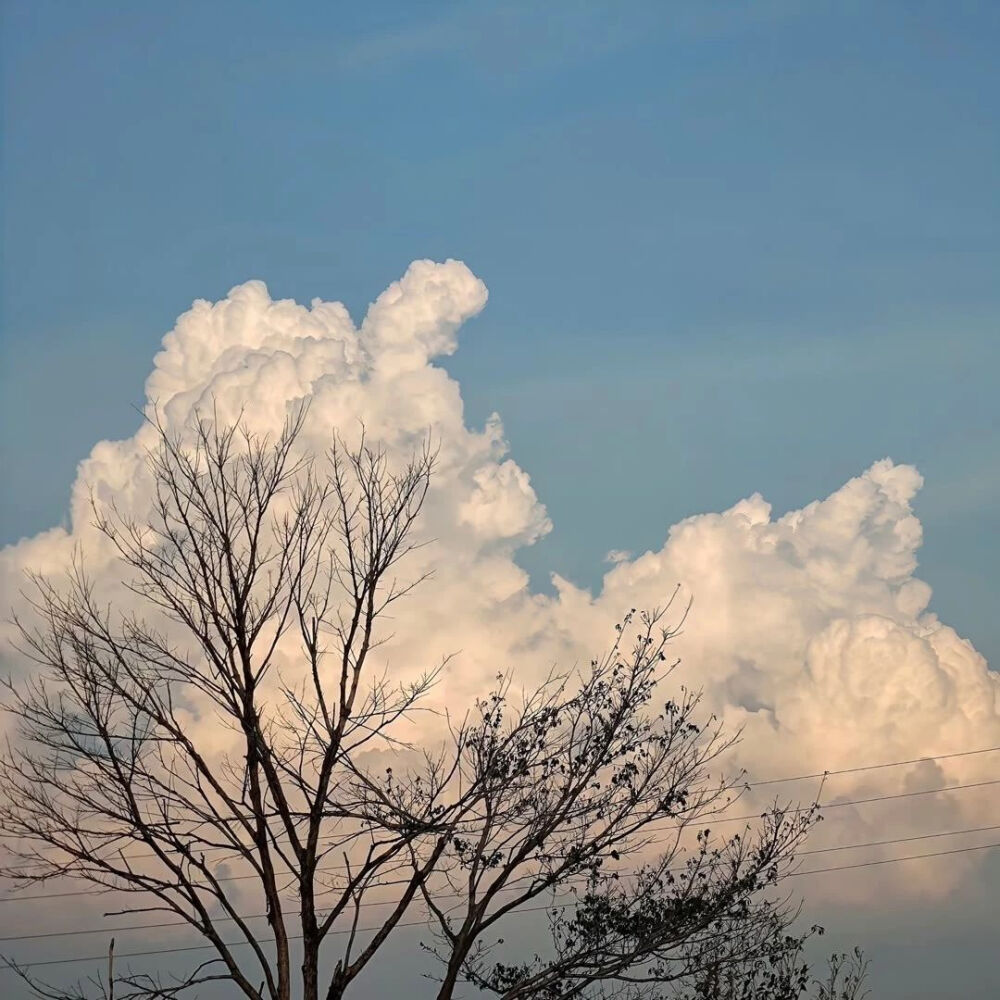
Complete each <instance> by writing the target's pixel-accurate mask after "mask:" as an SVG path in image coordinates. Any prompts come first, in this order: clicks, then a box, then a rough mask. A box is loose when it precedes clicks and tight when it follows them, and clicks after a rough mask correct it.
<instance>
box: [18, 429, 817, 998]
mask: <svg viewBox="0 0 1000 1000" xmlns="http://www.w3.org/2000/svg"><path fill="white" fill-rule="evenodd" d="M303 420H304V413H300V414H299V415H298V416H296V417H295V418H294V419H292V420H290V421H289V422H288V423H287V424H286V426H285V428H284V430H283V432H282V433H281V434H280V435H279V436H278V437H277V438H276V439H274V440H270V439H268V438H267V437H262V436H258V435H255V434H252V433H250V432H249V431H248V430H247V429H246V428H245V427H244V426H242V425H240V424H237V425H235V426H231V427H223V426H221V425H220V424H219V423H218V421H216V420H199V421H198V422H197V423H196V425H195V426H194V427H192V428H191V429H190V432H189V437H188V439H187V440H186V441H185V440H184V439H183V438H181V437H177V436H173V435H171V434H169V433H167V432H166V431H164V430H163V429H162V428H157V429H158V431H159V433H158V444H157V447H156V448H155V449H154V450H152V451H151V452H150V454H149V469H150V473H151V479H152V482H153V483H154V485H155V490H154V496H155V500H154V503H153V507H152V515H151V516H150V517H149V518H148V519H143V520H136V519H135V518H133V517H131V516H129V515H126V514H123V513H121V512H120V511H119V510H117V509H116V508H115V507H114V505H111V506H110V507H107V506H101V505H99V504H97V503H95V504H94V515H95V524H96V527H97V528H98V530H99V531H100V532H101V533H102V534H103V535H104V536H105V537H106V538H107V539H108V540H109V541H110V542H111V543H112V545H113V546H114V548H115V549H116V550H117V553H118V555H119V556H120V559H121V562H122V565H123V567H124V569H125V570H126V573H125V575H124V577H123V579H124V582H125V583H126V585H127V586H128V587H129V588H130V590H131V591H132V593H133V594H135V595H136V596H137V597H138V598H139V599H140V600H141V602H143V603H144V604H145V605H146V606H147V608H148V611H149V614H148V615H146V616H139V615H136V614H132V613H124V614H116V613H115V612H114V611H113V610H112V608H110V607H108V606H106V605H105V604H104V603H102V602H101V601H100V600H99V599H98V597H97V593H96V589H95V585H94V582H93V581H92V579H91V577H90V576H89V574H88V573H87V569H86V565H85V562H84V561H83V558H82V557H78V559H77V560H76V562H75V563H74V566H73V569H72V571H71V573H70V574H69V578H68V582H67V584H66V585H65V586H62V587H60V586H57V585H56V584H55V583H53V582H51V581H49V580H45V579H42V578H40V577H34V578H33V596H32V598H31V600H32V603H33V606H34V611H35V613H36V615H37V622H38V623H40V624H32V623H29V622H18V626H19V628H20V634H21V640H22V642H21V645H22V649H23V651H24V652H26V653H27V654H28V655H29V656H30V657H31V658H32V659H33V661H34V662H35V664H36V665H37V667H38V670H37V672H36V674H35V676H33V677H32V678H31V679H29V680H28V681H27V682H26V683H23V684H14V683H9V684H8V696H9V697H8V705H7V710H8V712H9V713H11V715H12V716H13V717H14V718H15V719H16V720H17V722H18V724H19V732H18V733H17V734H16V736H15V737H14V738H13V739H12V740H11V742H10V743H9V745H8V747H7V750H6V752H5V753H4V754H3V756H2V759H0V827H2V829H3V831H4V832H5V833H6V834H7V835H9V836H13V837H14V838H17V840H16V848H15V851H16V856H17V863H15V864H11V865H9V866H8V867H7V869H6V870H5V871H4V872H3V874H5V875H6V876H8V877H10V878H12V879H16V880H17V882H18V884H20V885H25V884H32V883H37V882H43V881H47V880H51V879H60V878H66V877H69V878H75V879H78V880H82V881H83V882H86V883H90V884H92V885H94V886H96V887H101V888H106V889H109V890H114V891H115V892H116V893H117V894H118V896H119V898H120V899H121V900H122V903H121V906H120V907H119V908H118V909H117V911H116V912H118V913H138V912H149V911H159V912H163V911H166V912H167V913H169V914H172V915H173V918H174V919H175V920H176V921H177V922H180V923H183V924H186V925H187V926H188V927H190V928H191V929H192V930H193V931H195V932H196V933H197V934H198V935H199V936H200V938H201V939H202V941H203V943H204V944H205V946H206V947H207V948H208V949H210V950H211V957H210V958H209V959H208V960H207V961H204V962H202V963H200V964H198V965H197V966H196V967H195V968H194V969H192V970H191V971H190V972H188V973H186V974H184V975H176V974H168V973H167V972H136V971H133V970H129V969H122V968H117V969H115V970H114V971H109V975H108V978H107V980H104V979H102V978H100V977H97V978H96V979H95V980H92V981H89V982H88V983H84V984H80V985H78V986H77V987H75V988H74V989H73V990H71V991H70V992H66V991H63V990H60V989H56V988H53V987H48V986H46V985H44V984H43V983H40V982H38V981H36V980H35V979H34V978H33V977H32V976H31V972H30V969H25V968H20V969H19V971H20V973H21V974H22V976H23V978H24V979H25V981H26V982H28V983H29V984H30V985H31V987H32V989H33V990H34V991H35V992H36V994H37V995H39V996H45V997H51V998H64V997H70V996H73V997H79V998H84V997H87V996H92V995H98V996H105V997H106V996H110V995H111V994H112V992H113V995H114V996H115V997H116V998H117V1000H129V998H139V997H161V998H165V997H171V998H173V997H182V996H185V995H188V993H189V992H190V993H193V992H194V991H195V989H196V988H197V987H198V986H199V985H202V984H206V983H210V982H227V983H229V984H231V986H232V987H234V988H235V989H236V990H237V991H238V993H239V995H241V996H244V997H247V998H251V1000H265V998H267V1000H291V998H292V997H302V998H303V1000H319V998H320V997H325V998H326V1000H336V998H339V997H341V996H343V995H344V994H345V993H346V992H347V990H348V989H349V987H350V986H351V984H352V983H353V982H354V981H355V980H356V978H357V977H358V975H359V974H360V973H361V972H362V971H363V970H364V969H365V968H366V967H367V966H368V965H369V964H370V963H371V962H372V960H373V959H374V958H375V956H376V955H377V954H378V953H379V952H380V949H381V948H382V946H383V945H384V944H385V942H386V941H387V940H388V938H389V937H390V935H392V934H393V932H394V931H395V930H396V929H397V928H398V927H399V925H400V924H401V923H403V922H404V921H403V918H404V916H407V915H409V918H410V920H412V919H413V918H414V917H419V918H421V919H424V920H426V921H427V922H428V924H429V926H430V928H431V930H432V933H433V940H432V941H431V942H430V943H429V944H428V945H427V948H428V950H429V951H430V952H431V953H432V954H433V955H434V956H436V958H437V959H438V960H439V962H440V969H441V972H440V976H439V981H438V986H437V996H438V998H440V1000H450V998H451V997H453V996H455V995H456V993H455V991H456V988H457V987H458V985H459V984H460V983H463V982H466V983H471V984H474V985H475V986H478V987H479V988H481V989H483V990H486V991H489V992H492V993H494V994H496V995H497V996H501V997H504V998H506V1000H515V998H521V997H524V998H527V997H539V998H541V997H544V998H552V1000H555V998H569V997H576V996H620V997H639V996H660V995H664V996H665V995H668V993H669V994H670V995H677V996H681V995H684V994H683V991H684V990H687V989H689V988H694V989H697V988H700V987H699V984H705V983H707V982H709V981H710V979H711V977H713V976H714V977H716V979H717V980H719V977H723V978H724V977H726V976H728V977H729V978H730V979H733V978H734V977H735V978H736V979H739V977H741V976H742V977H743V978H744V979H747V977H748V976H752V975H755V974H756V973H755V972H754V970H759V969H760V968H762V967H763V966H762V964H761V963H764V965H769V966H774V967H777V966H779V965H780V964H781V963H782V962H784V963H786V964H787V963H789V962H793V960H794V959H795V958H796V957H797V956H798V955H799V953H800V951H801V945H802V939H801V938H796V937H792V936H789V935H788V934H787V933H786V930H787V928H788V926H789V924H790V923H791V921H792V920H793V918H794V916H795V913H794V910H793V909H790V908H789V907H787V906H786V905H785V904H784V903H783V902H782V900H781V899H780V898H779V899H777V900H776V899H774V898H772V896H771V895H770V894H769V890H770V889H772V888H773V887H774V886H775V885H777V884H778V883H779V882H780V881H781V880H782V879H783V878H784V876H785V875H786V874H788V872H789V870H790V865H791V864H792V860H793V856H794V851H795V849H796V848H797V847H798V845H799V844H800V842H801V840H802V838H803V837H804V836H805V834H806V831H807V829H808V827H809V825H810V824H811V823H812V821H813V819H814V810H813V809H807V810H804V811H803V810H790V811H787V810H783V809H780V808H777V807H775V808H774V809H772V810H769V811H768V812H766V813H765V814H764V815H763V816H762V817H761V820H760V822H759V823H757V824H756V826H755V827H754V828H750V827H747V828H746V829H745V830H743V831H741V832H739V833H736V834H734V835H732V836H730V837H728V838H719V837H718V836H716V835H713V834H712V833H711V832H710V829H709V827H708V824H709V822H710V821H711V819H712V817H713V816H715V815H717V814H718V813H719V811H720V810H721V809H723V808H725V807H726V806H727V805H728V804H729V803H730V802H731V801H732V798H733V795H734V793H735V786H734V785H733V783H732V782H728V781H725V780H718V781H715V782H714V783H713V781H712V776H711V769H712V767H713V765H714V764H715V763H716V762H717V760H718V758H719V756H720V755H721V754H722V753H724V751H725V750H727V749H728V748H729V747H730V746H731V745H732V742H733V738H732V737H728V736H726V735H725V734H724V733H723V732H722V730H721V729H720V727H719V726H718V725H717V724H716V723H715V722H714V721H712V720H708V722H707V723H703V722H702V721H701V720H700V719H699V718H698V707H699V705H698V703H699V698H698V696H697V695H696V694H694V693H692V692H688V691H683V690H682V691H681V692H680V693H679V695H678V696H677V697H675V698H673V699H671V700H668V701H667V702H666V703H665V705H663V707H662V709H661V710H658V711H657V710H654V709H653V708H652V705H653V701H652V699H653V696H654V689H655V686H656V684H657V682H658V681H659V680H661V679H662V677H663V675H664V674H665V673H667V672H669V669H670V666H671V664H670V663H668V662H667V659H666V647H667V644H668V642H669V640H670V639H671V638H672V636H673V635H675V634H676V628H670V627H668V626H666V625H665V624H664V622H665V621H666V618H665V611H661V612H658V613H652V614H644V615H639V616H636V615H634V613H631V614H629V615H628V616H627V617H626V618H625V620H624V622H623V624H622V625H621V626H619V629H618V633H617V636H616V639H615V641H614V643H613V644H612V646H611V648H610V650H609V652H608V653H607V654H606V655H605V656H603V657H601V658H600V659H597V660H594V661H593V662H592V663H591V664H590V666H589V668H588V669H587V670H586V671H584V672H583V673H582V675H580V676H579V677H575V678H574V677H573V676H571V675H568V674H567V675H558V676H557V675H552V676H550V677H549V678H548V679H547V680H546V681H545V682H543V683H542V684H541V685H540V686H538V687H537V689H535V690H534V691H532V692H530V693H528V694H527V695H525V696H523V697H521V698H514V697H513V695H512V687H513V675H505V676H503V677H501V678H500V680H499V683H498V685H497V688H496V690H495V691H494V692H493V693H492V694H491V695H489V696H488V697H486V698H485V699H484V700H482V701H480V702H478V703H477V704H476V705H475V706H474V708H473V709H472V710H471V711H470V713H469V714H468V715H467V716H466V717H464V718H462V719H459V720H455V721H453V722H450V723H449V724H448V725H447V727H446V729H447V737H446V739H445V740H444V741H443V742H440V745H439V744H438V743H435V744H433V746H427V747H424V748H423V750H422V752H421V753H420V754H416V753H415V752H414V750H415V748H413V747H410V745H409V744H408V743H407V742H406V741H405V739H404V733H405V732H407V731H408V728H407V726H406V720H407V719H408V718H409V717H411V715H412V713H413V712H414V711H415V710H416V709H417V708H418V707H420V702H421V700H422V699H423V697H424V695H425V694H426V693H427V691H428V689H429V688H430V687H431V685H432V684H433V682H434V679H435V676H436V671H430V672H429V673H427V674H424V675H423V676H421V677H420V678H419V679H417V680H416V681H414V682H412V683H409V684H405V685H400V684H393V683H392V682H391V681H390V680H389V679H388V678H387V677H386V676H384V675H380V674H377V673H375V672H374V670H373V651H374V650H376V649H377V647H378V645H379V643H380V642H381V641H383V640H384V635H383V634H382V633H381V632H380V629H379V624H380V621H381V619H382V617H383V616H384V613H385V611H386V609H387V608H388V607H389V606H390V605H391V604H393V603H394V602H396V601H398V600H399V599H400V598H402V597H403V596H404V595H405V594H407V593H408V592H409V591H410V590H411V589H412V587H413V586H415V585H416V584H417V583H419V582H420V579H419V578H418V579H417V580H411V581H410V582H408V583H400V582H398V580H397V577H396V569H397V566H398V564H399V562H400V560H402V559H403V558H404V557H405V556H406V555H407V553H409V552H410V551H411V550H412V549H413V547H414V544H415V543H414V539H413V530H412V529H413V526H414V524H415V522H416V520H417V518H418V515H419V513H420V510H421V507H422V504H423V502H424V498H425V496H426V493H427V489H428V485H429V481H430V476H431V473H432V469H433V466H434V455H433V453H432V452H431V451H430V450H429V449H428V448H424V449H422V450H419V451H418V452H417V453H415V454H414V455H413V457H412V458H411V459H410V460H409V461H408V462H407V463H405V464H404V465H403V466H402V467H401V468H398V469H397V468H394V467H393V466H392V465H391V463H390V462H389V460H388V456H387V454H386V453H385V451H384V450H383V449H382V448H380V447H373V446H371V445H369V444H367V443H366V442H365V441H364V440H362V442H361V443H360V444H359V445H358V446H356V447H347V446H345V445H344V444H343V443H342V442H341V441H340V440H339V439H337V440H336V442H335V444H334V446H333V448H332V450H331V452H330V453H329V455H328V456H327V457H326V461H324V462H321V461H319V460H314V459H313V458H310V457H304V456H302V455H301V454H300V453H299V451H298V449H297V448H296V442H297V439H298V436H299V433H300V430H301V428H302V424H303ZM293 647H294V650H295V656H296V660H295V662H294V664H293V665H292V666H289V663H290V660H289V656H290V653H291V650H292V649H293ZM191 713H196V714H199V715H200V716H201V717H202V718H204V717H206V716H207V715H208V714H210V713H214V714H215V715H216V716H217V717H218V719H219V720H220V721H221V722H222V723H223V724H224V727H225V732H226V733H228V738H227V741H226V743H227V745H226V746H225V747H224V748H220V746H219V745H218V741H217V740H212V741H207V740H206V739H205V738H204V737H202V736H198V735H196V733H195V732H194V731H193V730H192V728H191V727H190V726H189V725H188V724H187V721H186V720H187V719H188V718H189V717H190V715H191ZM374 748H381V749H383V750H394V749H395V750H398V751H402V750H406V751H407V753H405V754H400V759H401V761H402V763H401V764H400V766H398V767H397V768H395V769H394V768H392V767H389V768H386V769H384V770H381V771H379V770H377V769H376V770H373V769H371V768H369V767H366V766H365V764H364V760H365V751H368V750H371V749H374ZM414 760H417V761H418V763H413V761H414ZM222 862H225V863H226V865H227V866H228V868H227V871H228V872H230V873H231V872H233V871H237V872H238V873H239V874H238V880H237V878H234V877H233V876H232V875H231V874H228V875H227V874H221V873H220V871H221V870H220V864H221V863H222ZM247 886H252V887H253V889H254V892H253V893H252V894H249V895H251V896H252V897H255V898H256V900H257V903H256V906H257V907H258V908H260V907H262V908H263V910H264V913H265V914H266V923H267V927H266V930H263V929H255V927H254V922H253V919H252V916H251V915H250V914H248V911H247V909H246V907H247V906H248V905H251V904H249V903H248V902H247V897H248V892H247ZM367 907H373V908H377V909H378V910H379V911H380V916H379V917H378V918H377V919H376V920H375V921H374V925H373V926H369V927H366V926H365V924H364V922H363V921H362V914H363V913H364V912H365V908H367ZM540 907H541V908H545V909H547V911H548V920H549V925H550V929H551V942H550V946H549V947H547V948H546V949H539V950H538V954H535V955H532V956H530V957H528V958H525V957H524V956H520V957H515V958H514V959H511V958H509V957H508V956H507V954H506V951H505V947H506V946H505V945H504V944H503V942H502V939H501V937H500V934H499V931H500V929H501V927H500V925H501V921H502V920H503V919H504V918H505V917H508V916H510V915H512V914H517V913H522V912H525V911H527V910H530V909H534V908H540ZM252 912H256V911H255V910H254V911H252ZM367 919H369V920H370V919H371V918H370V917H369V918H367ZM410 920H407V921H406V922H410ZM363 930H364V932H365V933H362V931H363ZM120 961H121V960H120V959H119V962H120ZM9 964H11V967H12V968H15V969H18V968H19V967H17V966H16V965H13V963H9ZM296 966H297V967H296ZM109 968H110V967H109ZM719 981H721V980H719ZM747 981H750V980H749V979H747ZM803 988H804V986H803ZM799 992H801V990H800V991H799ZM697 995H699V996H708V995H712V996H716V995H719V996H721V995H722V994H716V993H711V994H709V993H704V992H703V993H701V994H697ZM726 995H729V994H726ZM733 995H734V996H735V995H736V994H733ZM739 995H741V996H743V995H747V994H739ZM769 995H770V994H769ZM775 995H777V994H775ZM788 995H789V996H791V995H793V994H792V993H789V994H788ZM794 995H798V994H794Z"/></svg>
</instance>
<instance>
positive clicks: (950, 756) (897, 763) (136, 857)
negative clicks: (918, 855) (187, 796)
mask: <svg viewBox="0 0 1000 1000" xmlns="http://www.w3.org/2000/svg"><path fill="white" fill-rule="evenodd" d="M998 751H1000V746H994V747H984V748H982V749H981V750H963V751H959V752H956V753H946V754H933V755H928V756H924V757H912V758H910V759H909V760H893V761H887V762H885V763H881V764H864V765H860V766H857V767H846V768H841V769H839V770H835V771H817V772H814V773H813V774H795V775H789V776H787V777H784V778H767V779H765V780H763V781H752V782H749V783H747V784H746V785H745V786H743V787H747V788H760V787H763V786H765V785H776V784H784V783H786V782H791V781H807V780H809V779H813V778H823V777H833V776H835V775H839V774H858V773H861V772H863V771H877V770H882V769H884V768H888V767H905V766H906V765H908V764H920V763H923V762H924V761H932V760H954V759H956V758H959V757H975V756H979V755H981V754H985V753H996V752H998ZM734 787H735V786H734ZM952 787H953V788H964V787H974V786H965V785H956V786H952ZM948 790H949V789H946V788H941V789H934V790H933V792H938V791H948ZM933 792H919V793H918V792H906V793H903V794H904V795H913V794H933ZM859 801H865V800H859ZM873 801H874V800H873ZM833 804H834V805H849V804H852V803H846V802H845V803H839V802H838V803H833ZM824 808H829V807H826V806H824ZM789 811H794V810H789ZM799 811H801V812H806V811H808V810H806V809H802V810H799ZM757 818H758V816H757V815H756V814H755V815H753V816H737V817H733V818H732V819H722V820H717V821H716V822H720V823H730V822H736V821H740V820H744V819H757ZM660 829H673V828H672V827H668V828H660ZM650 832H654V831H652V830H651V831H650ZM0 836H10V835H4V834H0ZM245 846H246V847H247V849H248V850H250V849H252V845H245ZM222 850H233V848H229V847H222V846H208V847H206V848H205V849H204V851H203V852H202V853H207V852H209V851H222ZM146 857H149V855H142V854H126V855H122V858H123V860H128V861H141V860H143V859H144V858H146ZM34 864H35V863H34V862H25V863H24V864H20V865H12V866H10V867H8V868H7V869H6V870H7V871H16V870H21V869H27V868H32V867H34ZM53 895H54V894H53ZM73 895H78V893H74V894H73ZM21 898H24V899H27V898H31V897H21ZM46 898H48V897H46ZM2 902H4V900H3V899H0V903H2Z"/></svg>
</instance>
